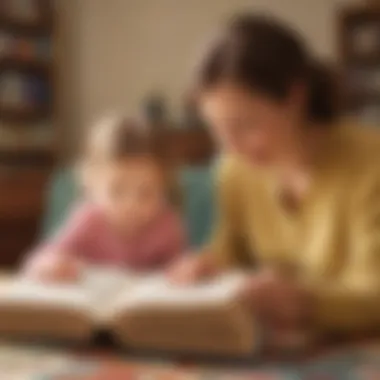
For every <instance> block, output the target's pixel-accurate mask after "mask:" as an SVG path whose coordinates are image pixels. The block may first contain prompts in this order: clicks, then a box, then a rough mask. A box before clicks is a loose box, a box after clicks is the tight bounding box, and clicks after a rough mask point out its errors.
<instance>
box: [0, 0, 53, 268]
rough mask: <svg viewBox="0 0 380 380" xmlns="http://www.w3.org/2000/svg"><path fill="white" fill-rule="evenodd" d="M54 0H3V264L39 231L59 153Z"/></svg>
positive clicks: (0, 206) (0, 190)
mask: <svg viewBox="0 0 380 380" xmlns="http://www.w3.org/2000/svg"><path fill="white" fill-rule="evenodd" d="M53 4H54V0H0V251H1V255H0V266H7V265H10V264H11V263H12V264H15V263H17V262H18V261H19V259H20V258H21V255H22V254H23V253H24V252H25V251H27V250H28V249H29V247H30V246H31V245H32V244H33V243H34V242H35V240H36V239H37V236H38V230H39V225H40V218H41V215H42V210H43V204H44V195H45V192H46V185H47V183H48V178H49V176H50V172H51V169H52V168H53V164H54V163H55V161H56V157H57V147H58V145H57V143H58V141H57V140H58V139H57V129H58V127H57V125H58V124H57V118H56V110H55V109H56V93H57V89H56V81H55V78H56V76H57V67H56V60H55V56H54V51H55V50H56V49H55V48H56V46H55V45H56V42H55V41H56V40H55V32H56V25H55V24H56V12H54V9H53Z"/></svg>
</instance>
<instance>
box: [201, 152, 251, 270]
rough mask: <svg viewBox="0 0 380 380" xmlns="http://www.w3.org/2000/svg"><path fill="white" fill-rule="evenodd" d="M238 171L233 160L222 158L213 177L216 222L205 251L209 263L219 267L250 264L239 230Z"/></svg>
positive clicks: (240, 213)
mask: <svg viewBox="0 0 380 380" xmlns="http://www.w3.org/2000/svg"><path fill="white" fill-rule="evenodd" d="M238 176H239V173H238V168H237V167H236V165H235V162H234V158H232V157H224V158H222V159H221V161H220V162H219V167H218V168H217V171H216V175H215V185H214V186H215V187H216V197H217V199H216V219H215V220H216V222H215V226H214V227H213V233H212V237H211V241H210V243H209V244H208V245H207V246H206V247H205V248H204V251H205V254H206V255H210V260H211V261H213V262H214V263H216V264H217V265H218V266H220V267H226V268H229V267H234V266H241V265H245V266H246V265H250V264H251V258H252V255H250V254H249V252H248V251H247V249H246V244H245V241H244V236H243V233H242V231H243V229H242V228H241V223H240V221H241V215H242V208H241V197H240V196H239V192H238V189H239V180H238Z"/></svg>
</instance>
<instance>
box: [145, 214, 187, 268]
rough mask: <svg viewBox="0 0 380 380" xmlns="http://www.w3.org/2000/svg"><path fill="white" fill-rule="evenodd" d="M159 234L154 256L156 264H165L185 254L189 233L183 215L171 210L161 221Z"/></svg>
mask: <svg viewBox="0 0 380 380" xmlns="http://www.w3.org/2000/svg"><path fill="white" fill-rule="evenodd" d="M157 232H158V234H157V235H159V236H157V240H154V242H153V247H154V252H153V253H152V254H153V256H154V257H152V259H153V261H154V263H155V265H158V266H163V265H167V264H169V263H170V262H172V261H173V260H174V259H176V258H177V257H179V256H180V255H182V254H184V252H185V250H186V248H187V234H186V229H185V226H184V223H183V221H182V219H181V217H180V216H179V215H178V214H177V213H175V212H174V211H169V212H168V213H167V214H166V216H165V218H164V220H163V221H162V222H161V223H160V228H159V231H157Z"/></svg>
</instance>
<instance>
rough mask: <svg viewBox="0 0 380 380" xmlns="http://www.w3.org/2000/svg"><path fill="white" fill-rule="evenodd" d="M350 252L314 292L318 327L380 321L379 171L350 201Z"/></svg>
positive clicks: (366, 326) (357, 326) (340, 328)
mask: <svg viewBox="0 0 380 380" xmlns="http://www.w3.org/2000/svg"><path fill="white" fill-rule="evenodd" d="M351 210H352V214H351V216H350V219H351V220H350V226H351V229H350V242H349V245H348V247H349V248H348V249H349V255H348V260H347V263H346V267H345V270H344V271H343V273H342V276H341V277H340V278H339V279H338V280H337V281H336V282H335V283H334V284H333V285H331V286H329V285H328V284H323V285H320V286H318V287H317V288H316V289H315V290H314V292H315V297H316V300H317V303H316V313H315V322H316V325H317V328H319V329H321V330H328V331H334V332H342V333H344V332H353V331H355V330H356V331H357V332H361V331H365V330H372V329H373V328H374V327H378V326H379V325H380V175H378V173H371V175H370V176H368V177H367V180H364V181H363V184H362V185H361V186H360V190H359V191H358V193H357V194H356V197H355V199H354V201H353V204H352V207H351Z"/></svg>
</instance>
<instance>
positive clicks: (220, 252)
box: [169, 157, 249, 281]
mask: <svg viewBox="0 0 380 380" xmlns="http://www.w3.org/2000/svg"><path fill="white" fill-rule="evenodd" d="M238 177H239V173H238V171H237V167H236V165H235V162H234V159H233V158H230V157H225V158H222V159H221V161H220V162H219V165H218V169H217V173H216V176H215V184H214V186H215V187H216V198H217V199H216V210H217V212H216V223H215V226H214V229H213V230H214V231H213V233H212V237H211V241H210V243H208V244H206V245H205V246H204V247H203V248H202V249H200V251H199V252H194V253H192V255H191V257H187V258H185V259H183V260H180V262H178V263H176V264H175V265H174V267H172V268H171V270H170V271H169V275H170V277H172V278H174V279H175V280H176V281H193V280H196V279H197V278H199V277H204V276H209V275H211V274H215V273H218V272H220V271H223V270H225V269H227V268H230V267H233V266H236V265H239V264H241V263H242V262H244V261H248V260H249V258H248V256H247V255H245V254H244V253H246V251H245V250H244V247H243V245H244V244H243V242H242V240H243V239H241V238H240V234H241V228H240V223H239V221H240V220H241V218H240V215H239V213H240V212H241V208H240V200H241V199H240V197H239V194H238V193H237V191H236V189H238V188H239V185H238ZM239 254H240V256H239Z"/></svg>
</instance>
